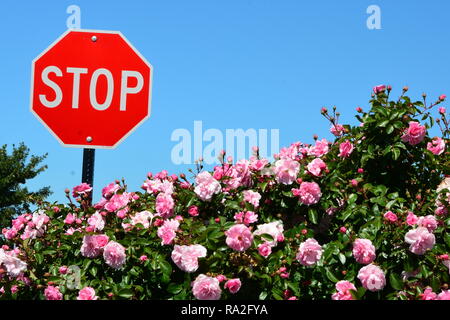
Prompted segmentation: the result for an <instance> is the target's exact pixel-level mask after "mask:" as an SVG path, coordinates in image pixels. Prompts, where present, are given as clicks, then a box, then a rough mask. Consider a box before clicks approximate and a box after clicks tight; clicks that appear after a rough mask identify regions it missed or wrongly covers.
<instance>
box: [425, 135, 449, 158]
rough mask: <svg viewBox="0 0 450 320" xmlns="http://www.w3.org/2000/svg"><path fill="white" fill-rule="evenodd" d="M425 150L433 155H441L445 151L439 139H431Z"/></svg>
mask: <svg viewBox="0 0 450 320" xmlns="http://www.w3.org/2000/svg"><path fill="white" fill-rule="evenodd" d="M427 149H428V150H430V151H431V152H432V153H433V154H434V155H437V156H439V155H441V154H442V153H443V152H444V150H445V141H444V140H443V139H441V138H439V137H435V138H433V140H432V141H431V142H428V143H427Z"/></svg>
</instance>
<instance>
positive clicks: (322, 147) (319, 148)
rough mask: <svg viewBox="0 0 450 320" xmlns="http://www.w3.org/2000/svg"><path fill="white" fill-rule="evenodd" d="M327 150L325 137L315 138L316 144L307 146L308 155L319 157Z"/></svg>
mask: <svg viewBox="0 0 450 320" xmlns="http://www.w3.org/2000/svg"><path fill="white" fill-rule="evenodd" d="M328 151H329V147H328V141H327V140H326V139H322V140H317V141H316V145H315V146H313V147H311V148H309V150H308V155H311V156H315V157H318V158H320V157H321V156H323V155H325V154H327V153H328Z"/></svg>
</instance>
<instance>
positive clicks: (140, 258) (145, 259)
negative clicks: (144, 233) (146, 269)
mask: <svg viewBox="0 0 450 320" xmlns="http://www.w3.org/2000/svg"><path fill="white" fill-rule="evenodd" d="M147 260H148V257H147V256H146V255H142V256H140V257H139V261H142V262H145V261H147Z"/></svg>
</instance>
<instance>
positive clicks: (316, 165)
mask: <svg viewBox="0 0 450 320" xmlns="http://www.w3.org/2000/svg"><path fill="white" fill-rule="evenodd" d="M307 169H308V171H309V173H311V174H312V175H313V176H316V177H320V175H321V174H322V172H323V171H325V170H326V169H327V165H326V164H325V162H323V160H322V159H320V158H316V159H314V160H313V161H311V162H310V163H309V164H308V166H307Z"/></svg>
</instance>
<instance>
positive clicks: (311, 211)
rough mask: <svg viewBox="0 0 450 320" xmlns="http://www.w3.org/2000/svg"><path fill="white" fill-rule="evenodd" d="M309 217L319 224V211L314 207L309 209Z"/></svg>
mask: <svg viewBox="0 0 450 320" xmlns="http://www.w3.org/2000/svg"><path fill="white" fill-rule="evenodd" d="M308 218H309V221H311V222H312V223H313V224H317V222H318V220H319V217H318V215H317V211H316V210H315V209H313V208H309V209H308Z"/></svg>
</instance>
